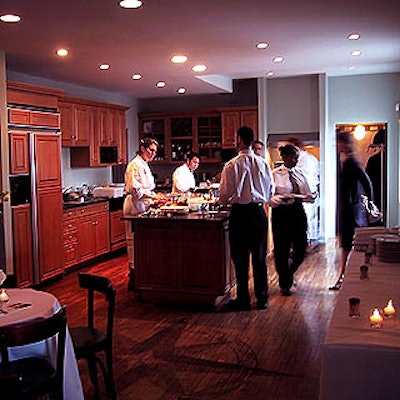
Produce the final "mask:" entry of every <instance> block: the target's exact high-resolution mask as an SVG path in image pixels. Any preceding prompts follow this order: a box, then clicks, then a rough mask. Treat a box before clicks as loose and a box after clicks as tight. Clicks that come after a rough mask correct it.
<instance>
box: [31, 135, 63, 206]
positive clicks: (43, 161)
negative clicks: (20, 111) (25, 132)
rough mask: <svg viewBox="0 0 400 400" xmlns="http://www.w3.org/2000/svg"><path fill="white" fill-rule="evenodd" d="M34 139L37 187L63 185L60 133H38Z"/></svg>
mask: <svg viewBox="0 0 400 400" xmlns="http://www.w3.org/2000/svg"><path fill="white" fill-rule="evenodd" d="M34 141H35V143H34V146H35V158H36V185H37V187H44V186H55V185H57V186H60V187H61V146H60V135H59V134H37V135H35V136H34ZM60 190H61V188H60ZM60 199H61V191H60Z"/></svg>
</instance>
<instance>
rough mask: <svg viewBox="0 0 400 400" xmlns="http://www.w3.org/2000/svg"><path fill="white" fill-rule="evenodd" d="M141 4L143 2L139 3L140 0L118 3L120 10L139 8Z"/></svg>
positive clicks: (127, 0)
mask: <svg viewBox="0 0 400 400" xmlns="http://www.w3.org/2000/svg"><path fill="white" fill-rule="evenodd" d="M142 4H143V2H141V1H140V0H121V1H120V2H119V5H120V6H121V7H122V8H139V7H141V5H142Z"/></svg>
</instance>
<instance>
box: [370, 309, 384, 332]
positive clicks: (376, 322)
mask: <svg viewBox="0 0 400 400" xmlns="http://www.w3.org/2000/svg"><path fill="white" fill-rule="evenodd" d="M369 320H370V322H371V326H372V327H373V328H380V327H381V326H382V323H383V317H382V315H381V313H380V311H379V309H378V308H374V309H373V310H372V313H371V315H370V317H369Z"/></svg>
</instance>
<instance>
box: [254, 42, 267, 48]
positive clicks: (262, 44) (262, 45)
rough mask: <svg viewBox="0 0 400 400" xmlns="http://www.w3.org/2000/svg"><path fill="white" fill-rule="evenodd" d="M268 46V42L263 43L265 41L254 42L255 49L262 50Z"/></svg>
mask: <svg viewBox="0 0 400 400" xmlns="http://www.w3.org/2000/svg"><path fill="white" fill-rule="evenodd" d="M268 46H269V44H268V43H265V42H260V43H257V44H256V47H257V49H260V50H264V49H266V48H267V47H268Z"/></svg>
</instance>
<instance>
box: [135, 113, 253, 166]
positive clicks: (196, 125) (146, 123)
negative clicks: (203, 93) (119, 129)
mask: <svg viewBox="0 0 400 400" xmlns="http://www.w3.org/2000/svg"><path fill="white" fill-rule="evenodd" d="M242 125H246V126H249V127H251V128H252V129H253V130H254V133H255V137H256V138H257V137H258V109H257V107H241V108H219V109H215V110H210V111H201V112H200V111H199V112H193V113H190V114H189V113H187V114H186V113H185V114H140V115H139V132H140V138H143V137H144V136H152V137H154V138H155V139H156V140H157V141H158V142H159V144H160V146H159V151H158V153H157V156H156V158H155V159H154V161H156V162H157V161H159V162H160V161H161V162H164V163H166V162H182V161H183V160H185V158H186V154H187V153H188V152H190V151H195V152H198V153H199V154H200V157H201V160H202V162H208V163H213V162H218V163H221V162H222V150H223V149H227V148H235V147H236V132H237V130H238V129H239V128H240V127H241V126H242Z"/></svg>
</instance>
